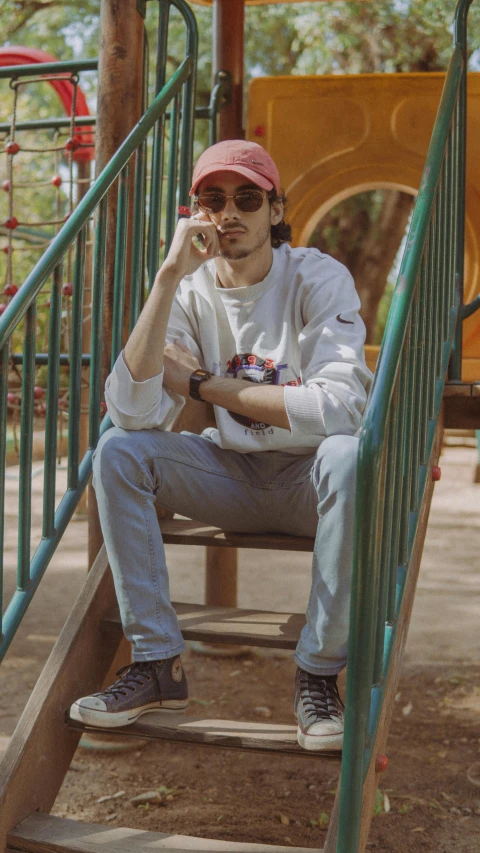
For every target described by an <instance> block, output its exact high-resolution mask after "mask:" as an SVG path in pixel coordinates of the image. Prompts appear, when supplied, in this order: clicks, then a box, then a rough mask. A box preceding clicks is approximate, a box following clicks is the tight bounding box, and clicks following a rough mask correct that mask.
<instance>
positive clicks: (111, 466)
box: [92, 427, 141, 488]
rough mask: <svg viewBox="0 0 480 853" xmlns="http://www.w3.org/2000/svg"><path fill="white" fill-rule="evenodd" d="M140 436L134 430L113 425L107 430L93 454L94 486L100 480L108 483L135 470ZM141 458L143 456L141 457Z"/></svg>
mask: <svg viewBox="0 0 480 853" xmlns="http://www.w3.org/2000/svg"><path fill="white" fill-rule="evenodd" d="M138 444H139V436H138V434H136V433H135V431H134V430H127V429H122V428H121V427H112V428H111V429H109V430H107V432H105V433H104V434H103V435H102V436H101V438H100V440H99V442H98V444H97V446H96V448H95V452H94V454H93V480H92V482H93V486H94V488H95V484H96V483H98V481H99V480H101V481H102V483H104V484H105V483H106V482H108V481H109V480H111V481H113V480H115V478H116V477H117V476H118V475H120V474H122V473H123V474H126V473H127V472H128V470H129V469H130V470H131V471H132V473H133V472H134V470H135V464H132V463H135V460H136V459H137V458H138V453H137V452H136V449H137V450H138ZM140 458H141V457H140Z"/></svg>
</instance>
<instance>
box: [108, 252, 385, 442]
mask: <svg viewBox="0 0 480 853" xmlns="http://www.w3.org/2000/svg"><path fill="white" fill-rule="evenodd" d="M359 307H360V301H359V298H358V295H357V293H356V291H355V286H354V283H353V279H352V277H351V275H350V273H349V272H348V270H347V269H346V268H345V267H344V266H343V265H342V264H340V263H338V261H335V260H334V259H333V258H331V257H330V256H329V255H323V254H322V253H321V252H319V251H318V249H306V248H298V249H292V248H291V247H290V246H289V245H288V244H286V243H283V244H282V245H281V246H280V248H278V249H274V250H273V263H272V266H271V269H270V272H269V273H268V275H267V276H266V277H265V278H264V279H263V281H260V282H259V283H258V284H254V285H251V286H250V287H239V288H233V289H228V290H227V289H224V288H221V287H217V286H216V275H215V261H213V260H211V261H208V262H207V263H205V264H203V266H201V267H200V268H199V269H198V270H197V271H196V272H195V273H194V274H193V275H189V276H186V277H185V278H184V279H182V281H181V282H180V284H179V286H178V289H177V292H176V296H175V299H174V302H173V306H172V310H171V314H170V319H169V324H168V332H167V339H168V341H169V342H173V341H174V340H175V339H181V341H182V342H183V343H184V344H185V345H186V346H187V347H188V348H189V349H190V350H191V351H192V353H193V354H194V355H195V356H196V357H197V358H198V360H199V362H200V364H201V366H202V367H203V368H206V369H207V370H209V371H211V372H212V373H214V374H215V375H216V376H224V377H227V378H228V377H230V378H235V379H244V380H245V379H246V380H247V381H252V382H264V383H268V384H273V385H281V386H284V399H285V406H286V410H287V415H288V419H289V422H290V430H288V429H282V428H281V427H272V426H270V425H269V424H265V423H256V422H253V421H251V419H249V418H246V417H243V416H241V415H237V414H235V413H233V412H228V411H227V409H224V408H222V407H221V406H215V407H214V409H215V418H216V423H217V428H216V429H214V428H209V429H208V430H207V431H206V433H207V434H208V435H209V437H210V438H211V439H212V440H213V441H214V442H215V443H216V444H217V445H218V446H219V447H222V448H225V449H231V450H237V451H239V452H240V453H251V452H252V451H262V450H282V451H285V452H287V453H293V454H303V453H311V452H312V449H315V448H316V447H318V445H319V444H320V442H321V441H322V440H323V439H324V438H326V437H327V436H329V435H336V434H344V435H354V434H355V433H356V432H357V431H358V429H359V427H360V425H361V420H362V414H363V411H364V408H365V403H366V400H367V394H368V390H369V387H370V383H371V373H370V371H369V369H368V368H367V366H366V364H365V356H364V350H363V346H364V342H365V326H364V324H363V321H362V320H361V319H360V317H359V315H358V309H359ZM162 380H163V373H159V374H158V375H157V376H153V377H152V378H150V379H147V380H145V381H144V382H135V381H134V380H133V379H132V377H131V375H130V373H129V371H128V368H127V366H126V364H125V361H124V359H123V354H120V356H119V357H118V359H117V361H116V364H115V366H114V369H113V371H112V373H111V374H110V376H109V377H108V379H107V383H106V389H105V398H106V402H107V407H108V411H109V414H110V417H111V419H112V421H113V423H114V424H115V425H116V426H120V427H124V428H125V429H136V430H138V429H162V430H165V429H168V427H169V426H170V425H171V424H172V422H173V421H174V419H175V418H176V417H177V415H178V413H179V411H180V409H181V408H182V406H183V405H184V402H185V400H184V398H183V397H181V396H179V395H178V394H175V393H173V392H171V391H168V390H167V389H166V388H163V385H162Z"/></svg>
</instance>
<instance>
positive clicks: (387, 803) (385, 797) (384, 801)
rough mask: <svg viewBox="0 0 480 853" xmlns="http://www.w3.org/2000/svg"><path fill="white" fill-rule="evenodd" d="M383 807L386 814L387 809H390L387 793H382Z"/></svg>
mask: <svg viewBox="0 0 480 853" xmlns="http://www.w3.org/2000/svg"><path fill="white" fill-rule="evenodd" d="M383 808H384V809H385V812H386V813H387V814H388V813H389V811H390V809H391V806H390V799H389V797H388V795H387V794H385V793H384V795H383Z"/></svg>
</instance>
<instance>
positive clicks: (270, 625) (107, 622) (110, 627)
mask: <svg viewBox="0 0 480 853" xmlns="http://www.w3.org/2000/svg"><path fill="white" fill-rule="evenodd" d="M173 606H174V608H175V610H176V613H177V616H178V621H179V624H180V630H181V632H182V634H183V637H184V639H185V640H202V641H204V642H215V643H230V644H234V643H237V644H240V645H247V646H262V647H266V648H274V649H294V648H295V646H296V645H297V642H298V638H299V636H300V632H301V630H302V628H303V626H304V625H305V616H304V614H303V613H274V612H269V611H268V610H241V609H238V608H233V607H212V606H209V605H205V604H184V603H183V602H176V603H175V602H174V604H173ZM102 629H103V630H105V631H107V632H109V633H110V632H113V633H118V634H121V632H122V623H121V621H120V614H119V612H118V609H117V608H116V609H115V610H113V611H112V612H111V613H110V614H109V615H108V617H107V618H106V619H104V620H103V621H102Z"/></svg>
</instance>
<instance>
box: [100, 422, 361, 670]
mask: <svg viewBox="0 0 480 853" xmlns="http://www.w3.org/2000/svg"><path fill="white" fill-rule="evenodd" d="M357 451H358V439H357V438H354V437H352V436H346V435H336V436H331V437H329V438H327V439H325V440H324V441H323V442H322V444H321V445H320V447H319V448H318V450H317V451H316V452H314V453H312V454H309V455H308V456H293V455H292V454H289V453H283V452H280V451H265V452H259V453H244V454H242V453H237V452H235V451H233V450H222V449H221V448H219V447H217V445H216V444H214V443H213V442H212V441H211V440H210V439H209V438H206V437H204V436H198V435H193V434H191V433H172V432H162V431H160V430H156V429H149V430H124V429H120V428H118V427H114V428H112V429H110V430H108V431H107V432H106V433H105V434H104V435H103V436H102V438H101V439H100V442H99V444H98V447H97V449H96V452H95V456H94V464H93V484H94V487H95V491H96V496H97V501H98V508H99V513H100V521H101V525H102V531H103V535H104V539H105V545H106V548H107V553H108V557H109V561H110V566H111V568H112V572H113V578H114V582H115V590H116V595H117V599H118V604H119V608H120V614H121V618H122V624H123V629H124V632H125V636H126V637H127V639H128V640H129V641H130V642H131V643H132V646H133V659H134V660H136V661H145V660H157V659H158V660H160V659H164V658H168V657H172V656H173V655H176V654H179V653H180V652H181V651H183V649H184V648H185V643H184V641H183V638H182V635H181V633H180V629H179V626H178V621H177V617H176V614H175V611H174V609H173V607H172V605H171V603H170V594H169V581H168V570H167V565H166V559H165V550H164V547H163V541H162V535H161V531H160V527H159V524H158V520H157V515H156V512H155V506H154V504H155V501H156V500H158V501H159V503H160V504H161V505H162V506H164V507H166V508H168V509H171V510H174V511H175V512H177V513H179V514H180V515H185V516H187V517H189V518H194V519H196V520H197V521H202V522H205V523H206V524H212V525H216V526H218V527H223V528H224V529H225V530H231V531H238V532H246V533H266V532H270V533H271V532H277V533H278V532H280V533H288V534H297V535H299V536H311V537H315V546H314V552H313V567H312V587H311V592H310V597H309V601H308V606H307V612H306V625H305V627H304V628H303V630H302V633H301V636H300V640H299V642H298V645H297V648H296V652H295V660H296V662H297V664H298V666H300V667H301V668H302V669H305V670H307V671H308V672H311V673H313V674H318V675H330V674H334V673H337V672H339V671H340V670H341V669H342V668H343V667H344V666H345V663H346V659H347V636H348V617H349V603H350V585H351V567H352V550H353V525H354V503H355V501H354V498H355V476H356V460H357ZM294 559H295V558H294V554H293V552H292V562H293V563H294ZM293 570H294V569H293ZM275 582H276V579H275V578H274V577H272V583H275Z"/></svg>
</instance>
